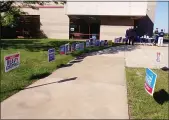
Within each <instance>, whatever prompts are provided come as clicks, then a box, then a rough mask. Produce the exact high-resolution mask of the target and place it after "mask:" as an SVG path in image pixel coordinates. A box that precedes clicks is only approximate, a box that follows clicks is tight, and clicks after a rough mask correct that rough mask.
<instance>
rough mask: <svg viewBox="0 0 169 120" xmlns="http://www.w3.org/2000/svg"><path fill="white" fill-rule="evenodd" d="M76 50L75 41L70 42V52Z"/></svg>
mask: <svg viewBox="0 0 169 120" xmlns="http://www.w3.org/2000/svg"><path fill="white" fill-rule="evenodd" d="M75 50H76V43H72V44H71V52H73V51H75Z"/></svg>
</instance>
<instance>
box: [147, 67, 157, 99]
mask: <svg viewBox="0 0 169 120" xmlns="http://www.w3.org/2000/svg"><path fill="white" fill-rule="evenodd" d="M156 79H157V74H155V73H154V72H153V71H152V70H151V69H149V68H146V81H145V85H144V88H145V90H146V91H147V92H148V94H150V95H152V96H153V93H154V89H155V84H156Z"/></svg>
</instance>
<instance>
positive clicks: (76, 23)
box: [69, 16, 100, 39]
mask: <svg viewBox="0 0 169 120" xmlns="http://www.w3.org/2000/svg"><path fill="white" fill-rule="evenodd" d="M69 18H70V19H69V20H70V21H69V39H90V38H91V37H92V36H93V35H95V36H96V38H97V39H99V38H100V19H99V18H98V17H93V16H69Z"/></svg>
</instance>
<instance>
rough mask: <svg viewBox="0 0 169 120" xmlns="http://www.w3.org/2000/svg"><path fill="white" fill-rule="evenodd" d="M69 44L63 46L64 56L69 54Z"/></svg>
mask: <svg viewBox="0 0 169 120" xmlns="http://www.w3.org/2000/svg"><path fill="white" fill-rule="evenodd" d="M69 47H70V46H69V43H68V44H65V54H67V53H69V52H70V51H69V50H70V48H69Z"/></svg>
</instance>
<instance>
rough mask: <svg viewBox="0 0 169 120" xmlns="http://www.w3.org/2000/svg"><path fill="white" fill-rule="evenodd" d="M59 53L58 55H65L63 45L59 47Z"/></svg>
mask: <svg viewBox="0 0 169 120" xmlns="http://www.w3.org/2000/svg"><path fill="white" fill-rule="evenodd" d="M59 52H60V54H65V45H62V46H60V48H59Z"/></svg>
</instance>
